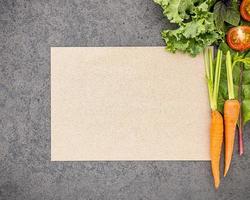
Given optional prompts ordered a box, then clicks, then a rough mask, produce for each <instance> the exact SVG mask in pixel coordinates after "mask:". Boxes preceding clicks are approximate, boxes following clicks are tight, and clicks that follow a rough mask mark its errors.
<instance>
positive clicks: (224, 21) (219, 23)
mask: <svg viewBox="0 0 250 200" xmlns="http://www.w3.org/2000/svg"><path fill="white" fill-rule="evenodd" d="M213 13H214V22H215V25H216V28H217V29H218V30H220V31H221V32H222V34H223V35H224V36H225V33H226V31H227V29H228V28H229V27H231V26H238V25H239V23H240V12H239V5H238V3H237V1H235V0H232V1H231V2H230V4H229V5H227V4H225V3H224V1H217V2H216V4H215V5H214V10H213Z"/></svg>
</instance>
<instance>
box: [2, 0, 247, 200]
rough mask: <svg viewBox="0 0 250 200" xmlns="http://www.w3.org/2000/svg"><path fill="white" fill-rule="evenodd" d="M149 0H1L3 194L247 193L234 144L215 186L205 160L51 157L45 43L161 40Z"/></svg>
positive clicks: (194, 199)
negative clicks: (229, 160)
mask: <svg viewBox="0 0 250 200" xmlns="http://www.w3.org/2000/svg"><path fill="white" fill-rule="evenodd" d="M166 26H167V27H170V25H169V24H168V23H167V22H165V21H164V19H163V18H162V15H161V10H160V9H159V8H158V7H157V6H156V5H154V4H153V3H152V2H151V0H60V1H59V0H0V199H1V200H5V199H7V200H9V199H10V200H11V199H17V200H22V199H27V200H30V199H33V200H39V199H46V200H47V199H49V200H50V199H51V200H52V199H53V200H59V199H66V200H68V199H89V200H90V199H92V200H102V199H112V200H116V199H124V200H125V199H128V200H139V199H152V200H159V199H167V200H172V199H173V200H174V199H175V200H184V199H188V200H204V199H207V200H212V199H225V200H230V199H232V200H245V199H246V200H247V199H250V159H249V158H250V136H249V135H250V126H248V128H246V129H245V131H246V134H245V140H246V143H245V144H246V148H245V150H246V155H245V156H243V157H242V158H239V156H238V155H237V154H236V152H235V157H234V158H235V159H234V161H233V163H232V169H231V170H230V172H229V174H228V177H227V178H226V179H223V180H222V185H221V188H220V189H219V191H218V192H215V191H214V189H213V184H212V178H211V174H210V165H209V162H51V161H50V47H51V46H150V45H153V46H155V45H163V42H162V41H161V38H160V35H159V31H160V29H162V28H163V27H166Z"/></svg>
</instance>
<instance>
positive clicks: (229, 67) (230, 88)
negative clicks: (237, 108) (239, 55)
mask: <svg viewBox="0 0 250 200" xmlns="http://www.w3.org/2000/svg"><path fill="white" fill-rule="evenodd" d="M226 68H227V88H228V97H229V99H234V85H233V70H232V57H231V53H230V51H228V52H227V55H226Z"/></svg>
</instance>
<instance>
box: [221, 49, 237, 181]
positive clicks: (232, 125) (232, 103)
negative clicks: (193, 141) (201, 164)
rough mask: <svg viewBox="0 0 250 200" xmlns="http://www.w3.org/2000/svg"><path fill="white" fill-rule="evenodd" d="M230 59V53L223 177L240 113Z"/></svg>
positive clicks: (227, 167)
mask: <svg viewBox="0 0 250 200" xmlns="http://www.w3.org/2000/svg"><path fill="white" fill-rule="evenodd" d="M232 68H233V66H232V58H231V53H230V51H228V52H227V55H226V69H227V87H228V96H229V100H227V101H225V104H224V123H225V169H224V176H226V174H227V172H228V170H229V167H230V163H231V160H232V154H233V148H234V138H235V129H236V124H237V121H238V118H239V113H240V103H239V101H238V100H236V99H235V96H234V85H233V74H232V73H233V70H232Z"/></svg>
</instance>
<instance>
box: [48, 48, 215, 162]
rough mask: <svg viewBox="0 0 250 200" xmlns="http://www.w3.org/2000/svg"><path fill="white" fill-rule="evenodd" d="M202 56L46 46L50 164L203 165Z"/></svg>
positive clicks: (205, 110)
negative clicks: (158, 162) (132, 162)
mask: <svg viewBox="0 0 250 200" xmlns="http://www.w3.org/2000/svg"><path fill="white" fill-rule="evenodd" d="M204 74H205V72H204V64H203V58H202V55H200V56H198V57H196V58H192V57H189V56H188V55H183V54H171V53H167V52H166V51H165V50H164V47H83V48H82V47H79V48H71V47H70V48H69V47H65V48H64V47H52V48H51V133H52V135H51V160H53V161H81V160H83V161H85V160H209V159H210V158H209V118H210V117H209V114H210V111H209V103H208V95H207V88H206V82H205V75H204Z"/></svg>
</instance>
